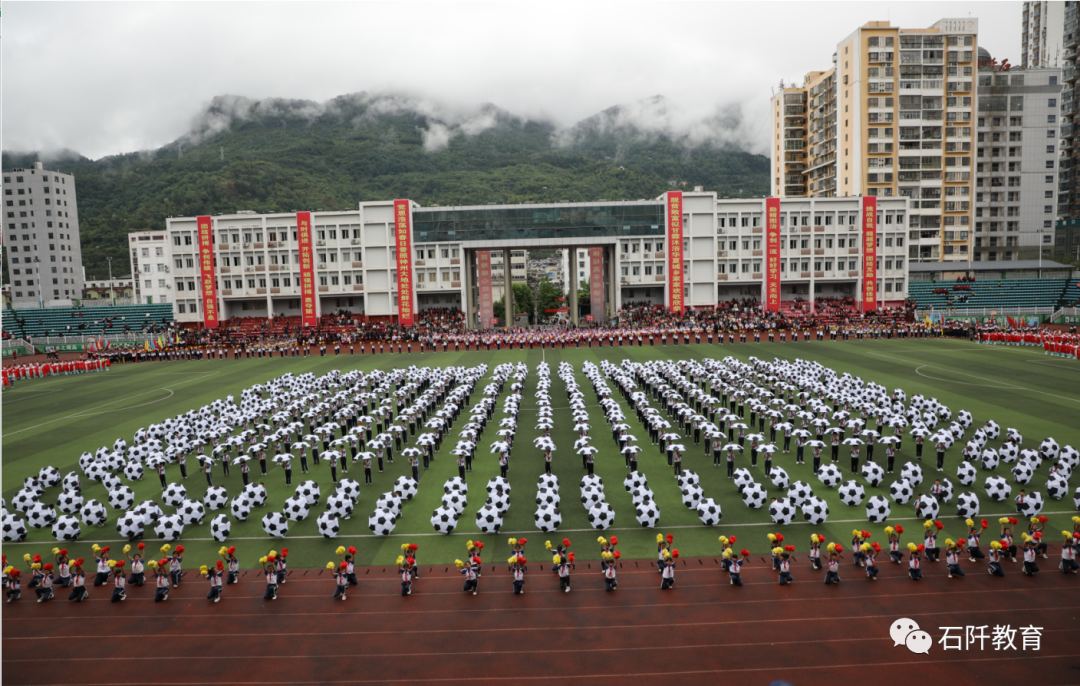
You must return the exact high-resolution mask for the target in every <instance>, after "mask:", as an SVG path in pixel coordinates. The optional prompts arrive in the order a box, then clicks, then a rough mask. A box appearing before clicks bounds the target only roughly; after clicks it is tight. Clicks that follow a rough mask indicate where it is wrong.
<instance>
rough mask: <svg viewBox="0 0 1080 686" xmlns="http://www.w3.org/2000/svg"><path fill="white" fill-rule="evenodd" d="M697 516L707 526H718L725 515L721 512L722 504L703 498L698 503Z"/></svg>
mask: <svg viewBox="0 0 1080 686" xmlns="http://www.w3.org/2000/svg"><path fill="white" fill-rule="evenodd" d="M697 516H698V519H700V520H701V523H702V524H704V525H705V526H716V525H717V524H719V523H720V519H721V518H722V517H723V516H724V514H723V512H722V511H721V510H720V503H718V502H716V501H715V500H713V499H712V498H702V499H701V500H700V501H698V506H697Z"/></svg>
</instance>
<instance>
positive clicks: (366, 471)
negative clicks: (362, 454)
mask: <svg viewBox="0 0 1080 686" xmlns="http://www.w3.org/2000/svg"><path fill="white" fill-rule="evenodd" d="M364 483H366V484H369V483H371V467H364Z"/></svg>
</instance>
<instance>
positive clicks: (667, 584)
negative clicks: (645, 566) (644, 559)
mask: <svg viewBox="0 0 1080 686" xmlns="http://www.w3.org/2000/svg"><path fill="white" fill-rule="evenodd" d="M678 559H679V551H678V549H675V550H665V551H664V570H663V572H661V577H662V580H661V582H660V590H662V591H666V590H667V589H669V588H672V587H674V586H675V561H676V560H678Z"/></svg>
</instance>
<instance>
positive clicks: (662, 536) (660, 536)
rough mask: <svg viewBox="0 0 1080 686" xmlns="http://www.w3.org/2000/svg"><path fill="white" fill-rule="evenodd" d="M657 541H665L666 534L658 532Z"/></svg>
mask: <svg viewBox="0 0 1080 686" xmlns="http://www.w3.org/2000/svg"><path fill="white" fill-rule="evenodd" d="M769 535H770V536H772V534H769ZM656 542H657V543H663V542H664V534H656Z"/></svg>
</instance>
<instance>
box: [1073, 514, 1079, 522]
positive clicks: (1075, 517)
mask: <svg viewBox="0 0 1080 686" xmlns="http://www.w3.org/2000/svg"><path fill="white" fill-rule="evenodd" d="M1072 520H1073V523H1074V524H1080V515H1076V516H1074V517H1073V518H1072Z"/></svg>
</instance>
